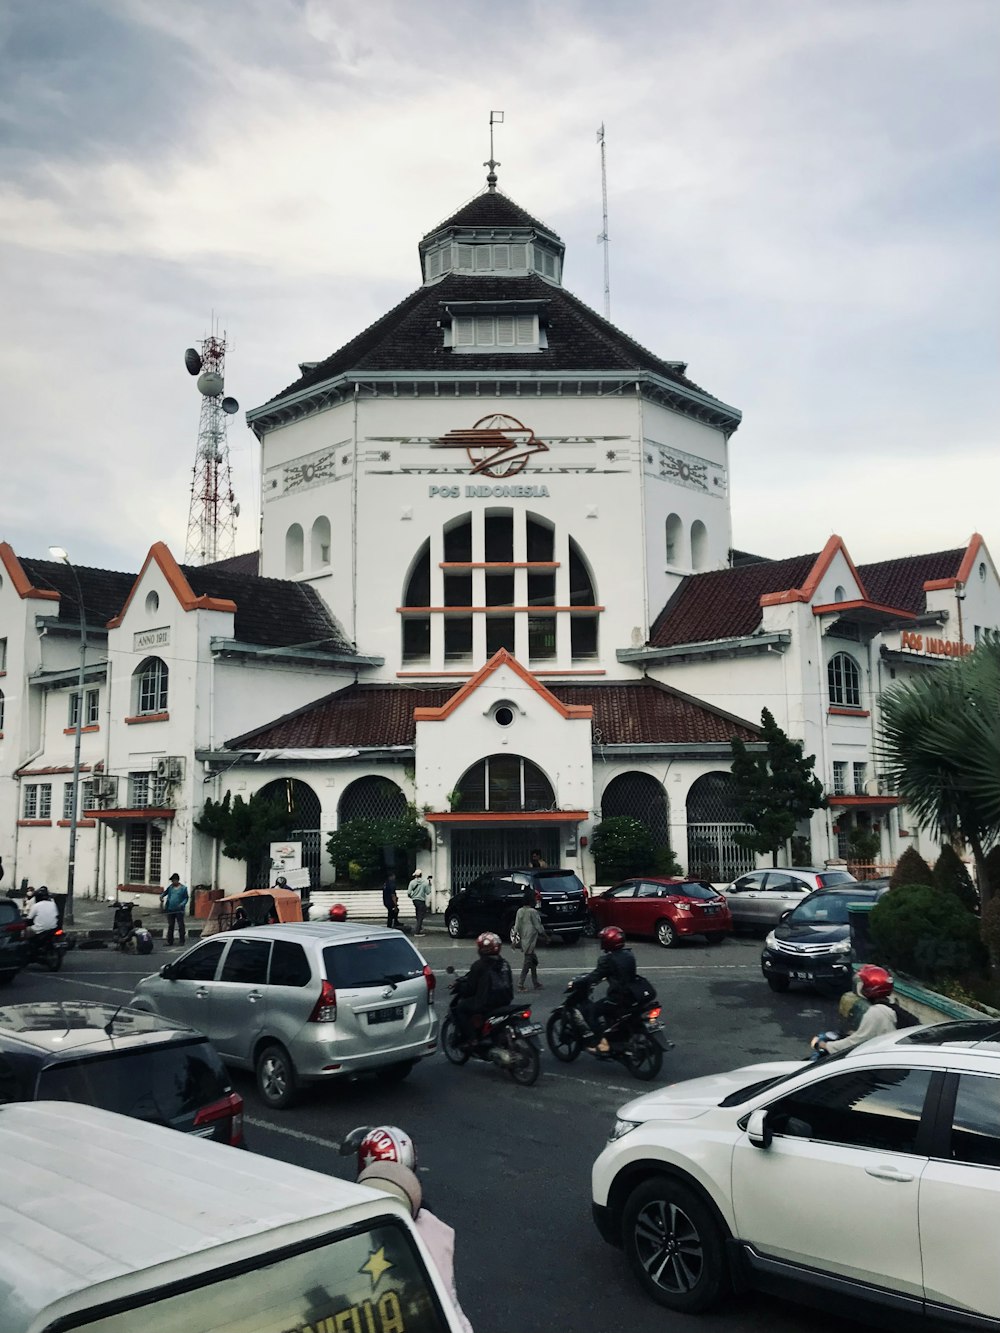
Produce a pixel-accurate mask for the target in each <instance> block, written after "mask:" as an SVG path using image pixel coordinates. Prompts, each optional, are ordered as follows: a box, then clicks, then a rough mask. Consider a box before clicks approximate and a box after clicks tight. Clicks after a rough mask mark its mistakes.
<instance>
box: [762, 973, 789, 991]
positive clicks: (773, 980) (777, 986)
mask: <svg viewBox="0 0 1000 1333" xmlns="http://www.w3.org/2000/svg"><path fill="white" fill-rule="evenodd" d="M766 980H767V984H768V985H769V986H770V987H771V989H772V990H773V991H774V992H775V993H776V994H778V995H784V993H785V991H786V990H788V987H789V986H790V985H791V982H790V981H789V980H788V978H787V977H767V978H766Z"/></svg>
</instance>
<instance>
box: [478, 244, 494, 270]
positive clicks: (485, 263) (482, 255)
mask: <svg viewBox="0 0 1000 1333" xmlns="http://www.w3.org/2000/svg"><path fill="white" fill-rule="evenodd" d="M474 249H475V251H476V272H477V273H485V272H488V271H489V270H490V269H491V268H492V267H493V253H492V252H493V247H492V246H491V245H477V246H475V247H474Z"/></svg>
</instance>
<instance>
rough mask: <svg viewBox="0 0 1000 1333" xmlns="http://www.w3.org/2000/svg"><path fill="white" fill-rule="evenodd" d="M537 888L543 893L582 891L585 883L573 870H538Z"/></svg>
mask: <svg viewBox="0 0 1000 1333" xmlns="http://www.w3.org/2000/svg"><path fill="white" fill-rule="evenodd" d="M534 883H535V888H536V889H538V890H539V891H540V892H542V893H582V892H583V885H582V883H581V882H580V880H578V879H577V877H576V875H574V874H573V872H572V871H567V870H536V871H535V872H534Z"/></svg>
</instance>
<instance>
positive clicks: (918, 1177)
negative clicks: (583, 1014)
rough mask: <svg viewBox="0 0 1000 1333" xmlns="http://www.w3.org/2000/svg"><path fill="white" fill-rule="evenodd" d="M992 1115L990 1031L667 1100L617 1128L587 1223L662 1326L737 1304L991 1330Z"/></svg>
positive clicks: (994, 1078) (599, 1169)
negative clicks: (757, 1295)
mask: <svg viewBox="0 0 1000 1333" xmlns="http://www.w3.org/2000/svg"><path fill="white" fill-rule="evenodd" d="M998 1111H1000V1024H998V1023H997V1022H996V1021H995V1020H990V1021H983V1022H977V1023H968V1024H965V1023H960V1024H953V1023H946V1024H943V1025H940V1026H938V1027H932V1028H926V1027H925V1028H910V1029H908V1030H907V1031H906V1032H904V1033H897V1034H892V1035H890V1036H889V1037H885V1038H881V1039H877V1040H875V1041H870V1042H866V1043H865V1044H864V1045H862V1046H859V1047H856V1048H855V1049H854V1050H853V1051H851V1052H849V1053H848V1054H847V1055H844V1056H840V1057H837V1056H834V1057H832V1058H830V1059H828V1060H826V1061H822V1062H820V1063H805V1064H803V1063H802V1062H800V1061H797V1062H794V1063H792V1062H782V1063H775V1064H769V1065H750V1066H748V1067H746V1068H743V1069H736V1070H733V1071H731V1072H729V1073H724V1074H715V1075H711V1076H709V1077H707V1078H698V1079H693V1080H691V1081H689V1082H685V1083H675V1084H673V1085H672V1086H669V1087H665V1088H662V1089H659V1090H658V1091H656V1092H651V1093H647V1094H646V1096H644V1097H639V1098H638V1099H637V1100H635V1101H632V1102H629V1103H628V1104H627V1105H626V1106H623V1107H622V1108H621V1110H620V1111H619V1112H618V1119H617V1121H616V1123H615V1126H614V1128H613V1129H612V1131H611V1137H610V1139H609V1141H608V1143H607V1145H606V1147H605V1148H604V1150H603V1151H602V1153H601V1154H600V1156H599V1157H598V1158H597V1161H596V1162H595V1163H594V1168H593V1173H592V1195H593V1212H594V1219H595V1222H596V1224H597V1227H598V1229H599V1231H600V1233H601V1235H602V1236H603V1237H604V1239H605V1240H606V1241H608V1242H609V1243H611V1244H613V1245H616V1246H619V1247H621V1248H623V1249H624V1251H625V1254H626V1256H627V1258H628V1262H629V1266H630V1268H631V1270H632V1273H633V1275H634V1277H635V1278H636V1280H637V1282H638V1283H639V1285H640V1287H642V1289H643V1290H644V1291H645V1292H646V1293H647V1295H649V1296H650V1297H651V1298H652V1299H653V1300H655V1301H657V1302H659V1304H661V1305H664V1306H666V1307H668V1308H669V1309H671V1310H677V1311H683V1312H684V1313H689V1314H692V1313H697V1312H699V1311H703V1310H706V1309H708V1308H709V1307H710V1306H712V1305H714V1304H715V1302H716V1301H717V1300H718V1299H719V1297H720V1296H722V1295H723V1293H724V1292H725V1291H726V1289H727V1288H728V1287H730V1286H735V1287H736V1289H737V1290H743V1289H745V1288H746V1287H748V1286H750V1287H760V1288H762V1289H765V1290H771V1291H780V1293H781V1294H782V1295H790V1296H794V1295H795V1294H796V1293H802V1294H803V1295H804V1296H805V1297H806V1299H813V1300H814V1301H816V1302H817V1303H821V1304H822V1305H823V1306H824V1308H825V1307H827V1306H837V1305H838V1303H840V1302H842V1303H843V1305H844V1307H845V1308H846V1309H847V1310H849V1311H850V1312H851V1313H853V1309H852V1306H853V1307H855V1308H856V1307H858V1306H861V1307H863V1308H865V1309H868V1310H870V1311H871V1312H872V1314H873V1315H874V1317H875V1318H878V1317H879V1316H881V1317H882V1318H883V1319H884V1317H885V1315H886V1313H887V1312H888V1313H890V1314H895V1315H897V1316H898V1317H902V1319H905V1321H906V1323H907V1326H908V1327H914V1328H915V1327H925V1324H924V1323H923V1322H920V1321H921V1317H922V1316H926V1317H927V1319H928V1320H929V1321H930V1322H931V1326H932V1327H940V1326H941V1325H942V1324H943V1325H945V1326H947V1327H948V1328H958V1327H961V1328H969V1329H972V1328H977V1329H998V1328H1000V1264H998V1263H997V1262H996V1258H997V1245H996V1241H995V1232H996V1226H995V1222H996V1218H997V1217H998V1216H1000V1114H998ZM938 1321H940V1322H938ZM852 1326H853V1325H852Z"/></svg>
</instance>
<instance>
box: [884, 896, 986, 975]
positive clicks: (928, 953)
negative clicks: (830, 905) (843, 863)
mask: <svg viewBox="0 0 1000 1333" xmlns="http://www.w3.org/2000/svg"><path fill="white" fill-rule="evenodd" d="M870 931H871V942H872V945H873V947H874V950H875V953H876V956H877V960H878V961H879V962H880V963H882V964H883V965H884V966H885V967H888V968H891V969H892V970H893V971H900V972H908V973H909V974H910V975H911V976H913V977H916V978H917V979H918V980H920V981H927V982H931V983H933V982H935V981H939V980H942V979H943V978H945V977H963V976H968V975H970V974H975V975H982V974H983V972H984V970H985V966H986V949H985V947H984V945H983V941H982V939H981V938H980V934H979V922H978V921H977V920H976V918H975V917H974V916H973V915H972V913H971V912H970V911H968V909H967V908H965V907H963V906H962V904H961V903H960V902H959V900H958V898H956V897H955V895H954V894H952V893H941V892H940V891H939V890H937V889H935V888H934V886H933V885H931V884H901V885H899V887H898V888H894V889H892V890H891V892H889V893H887V894H885V895H884V897H882V898H880V899H879V901H878V902H877V903H876V905H875V908H874V910H873V911H872V914H871V926H870Z"/></svg>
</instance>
